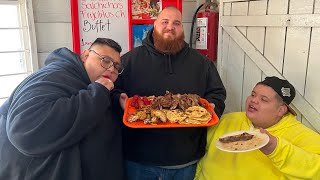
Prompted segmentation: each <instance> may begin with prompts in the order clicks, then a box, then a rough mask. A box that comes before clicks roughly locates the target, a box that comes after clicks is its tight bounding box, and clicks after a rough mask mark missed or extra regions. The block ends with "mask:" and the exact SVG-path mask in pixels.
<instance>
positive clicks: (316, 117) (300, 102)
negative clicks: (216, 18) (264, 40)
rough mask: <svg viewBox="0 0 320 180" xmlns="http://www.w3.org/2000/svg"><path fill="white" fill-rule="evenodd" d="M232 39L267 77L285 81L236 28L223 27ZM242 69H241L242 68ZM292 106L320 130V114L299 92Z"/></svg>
mask: <svg viewBox="0 0 320 180" xmlns="http://www.w3.org/2000/svg"><path fill="white" fill-rule="evenodd" d="M223 28H224V31H226V32H227V33H228V34H229V35H230V36H231V38H232V39H233V40H234V41H235V42H236V43H237V44H238V45H239V46H240V47H241V48H242V49H243V50H244V51H245V52H246V53H247V55H248V56H249V57H250V58H251V59H252V60H253V61H254V62H255V64H256V65H257V66H258V67H259V68H260V69H261V70H262V71H263V73H265V74H266V75H267V76H277V77H279V78H283V79H285V78H284V77H283V76H282V75H281V74H280V73H279V72H278V71H277V70H276V69H275V68H274V67H273V66H272V64H270V63H269V62H268V60H267V59H266V58H265V57H264V56H263V55H262V54H261V53H260V52H259V51H257V50H256V49H255V47H254V46H253V45H252V44H251V43H250V42H249V41H248V40H247V39H246V37H244V36H243V35H242V33H241V32H240V31H239V30H238V29H237V28H235V27H223ZM240 68H241V67H240ZM292 104H293V105H294V106H296V107H297V109H299V111H300V112H301V113H302V114H303V115H304V116H305V117H306V119H308V121H309V122H310V123H311V124H312V125H313V126H314V127H315V128H316V129H318V130H320V125H319V122H320V114H319V112H317V111H316V110H315V109H314V108H313V107H312V106H311V105H310V104H309V103H308V102H307V101H306V100H305V99H304V98H303V97H302V96H301V94H300V93H299V92H298V91H297V93H296V97H295V99H294V100H293V102H292Z"/></svg>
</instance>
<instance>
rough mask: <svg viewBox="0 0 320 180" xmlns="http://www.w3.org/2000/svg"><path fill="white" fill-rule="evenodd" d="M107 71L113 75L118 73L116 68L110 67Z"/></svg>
mask: <svg viewBox="0 0 320 180" xmlns="http://www.w3.org/2000/svg"><path fill="white" fill-rule="evenodd" d="M107 70H108V71H110V72H113V73H117V71H116V68H114V66H111V67H109V68H108V69H107Z"/></svg>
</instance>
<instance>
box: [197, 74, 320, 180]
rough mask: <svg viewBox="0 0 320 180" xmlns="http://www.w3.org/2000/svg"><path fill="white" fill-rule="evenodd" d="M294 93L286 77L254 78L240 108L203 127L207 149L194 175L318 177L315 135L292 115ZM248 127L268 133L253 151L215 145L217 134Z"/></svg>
mask: <svg viewBox="0 0 320 180" xmlns="http://www.w3.org/2000/svg"><path fill="white" fill-rule="evenodd" d="M294 97H295V89H294V87H293V86H292V85H291V84H290V83H289V82H288V81H287V80H283V79H279V78H278V77H274V76H273V77H267V78H266V79H265V80H264V81H261V82H259V83H257V85H256V86H255V87H254V88H253V90H252V92H251V95H250V96H248V97H247V101H246V111H245V112H234V113H229V114H225V115H223V117H222V118H221V120H220V123H219V124H218V125H216V126H213V127H210V128H209V130H208V138H207V139H208V143H207V148H206V150H207V152H206V155H205V156H204V157H203V158H202V159H201V160H200V161H199V163H198V168H197V173H196V174H197V175H196V178H195V179H196V180H208V179H228V180H229V179H237V180H248V179H249V180H251V179H259V180H271V179H272V180H280V179H313V180H319V179H320V135H319V134H318V133H317V132H314V131H312V130H311V129H309V128H307V127H306V126H304V125H303V124H302V123H301V122H300V121H299V120H297V119H296V113H295V111H294V110H293V109H291V107H290V106H289V104H290V103H291V102H292V100H293V99H294ZM251 127H252V128H254V129H255V130H256V131H258V132H259V131H260V132H261V133H264V134H267V137H269V141H268V142H267V144H266V145H265V146H263V147H261V148H260V149H259V150H252V151H248V152H241V153H239V152H237V153H235V152H233V153H232V152H225V151H222V150H219V149H218V148H217V147H216V145H215V142H216V140H217V139H218V138H219V137H220V136H222V135H224V134H227V133H231V132H235V131H245V130H249V129H252V128H251ZM249 133H250V131H249ZM239 144H241V143H240V142H239Z"/></svg>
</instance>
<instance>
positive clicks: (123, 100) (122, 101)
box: [119, 93, 128, 110]
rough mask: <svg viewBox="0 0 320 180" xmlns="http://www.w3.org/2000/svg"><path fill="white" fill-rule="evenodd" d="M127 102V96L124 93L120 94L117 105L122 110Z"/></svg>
mask: <svg viewBox="0 0 320 180" xmlns="http://www.w3.org/2000/svg"><path fill="white" fill-rule="evenodd" d="M127 100H128V95H127V94H126V93H121V94H120V98H119V103H120V106H121V108H122V109H123V110H124V108H125V107H126V102H127Z"/></svg>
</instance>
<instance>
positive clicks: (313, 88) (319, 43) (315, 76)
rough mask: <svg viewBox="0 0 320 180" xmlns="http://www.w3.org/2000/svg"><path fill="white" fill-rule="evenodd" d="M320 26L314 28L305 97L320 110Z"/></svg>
mask: <svg viewBox="0 0 320 180" xmlns="http://www.w3.org/2000/svg"><path fill="white" fill-rule="evenodd" d="M319 49H320V28H314V29H313V30H312V37H311V44H310V53H309V63H308V69H307V78H306V87H305V98H306V100H307V101H309V102H310V104H311V105H312V106H313V107H314V108H315V109H316V110H317V111H318V112H320V91H319V90H320V83H319V77H320V71H319V69H320V61H319V57H320V51H319Z"/></svg>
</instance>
